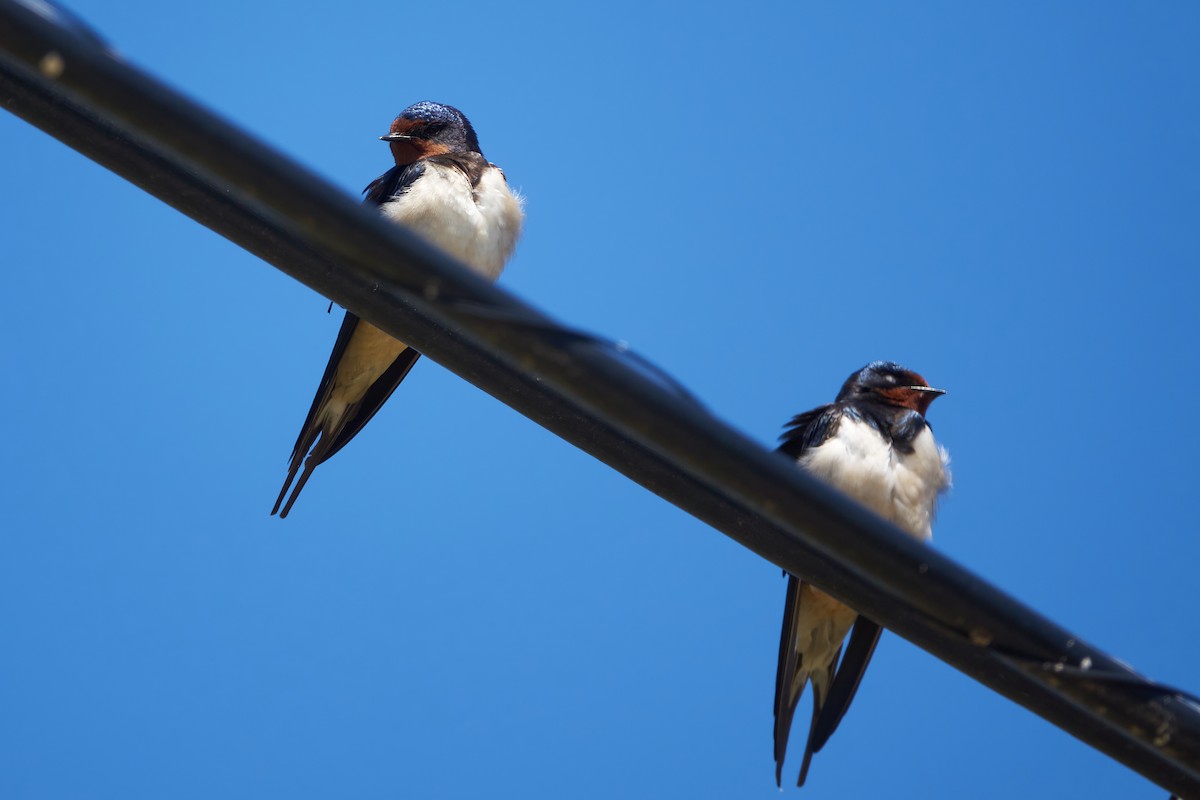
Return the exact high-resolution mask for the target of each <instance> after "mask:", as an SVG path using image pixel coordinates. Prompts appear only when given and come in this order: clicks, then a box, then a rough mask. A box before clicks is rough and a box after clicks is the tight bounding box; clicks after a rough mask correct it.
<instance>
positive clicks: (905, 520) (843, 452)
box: [799, 415, 950, 540]
mask: <svg viewBox="0 0 1200 800" xmlns="http://www.w3.org/2000/svg"><path fill="white" fill-rule="evenodd" d="M799 463H800V466H801V467H803V468H804V469H805V470H807V471H808V472H810V473H812V474H813V475H815V476H817V477H818V478H821V479H822V480H824V481H826V482H827V483H830V484H832V485H833V486H836V487H837V488H838V489H840V490H842V491H843V492H845V493H846V494H848V495H850V496H852V497H854V498H855V499H857V500H858V501H859V502H860V503H862V504H863V505H865V506H867V507H868V508H870V509H872V510H873V511H875V512H876V513H878V514H880V515H881V516H884V517H886V518H887V519H890V520H891V521H892V522H895V523H896V524H897V525H899V526H900V527H902V528H904V529H905V530H906V531H908V532H909V533H911V534H912V535H913V536H916V537H917V538H918V539H922V540H925V539H929V538H930V536H932V525H933V515H934V511H935V510H936V508H937V497H938V495H939V494H940V493H941V492H943V491H945V490H946V489H947V488H949V486H950V470H949V466H948V464H949V456H948V455H947V454H946V451H945V449H944V448H942V447H939V446H938V445H937V443H935V442H934V440H933V434H932V433H930V431H929V429H928V428H926V429H924V430H922V431H921V433H920V434H919V435H918V436H917V438H916V439H914V440H913V451H912V452H911V453H901V452H899V451H897V450H895V449H894V448H892V447H891V445H890V444H888V443H887V442H885V441H884V440H883V438H882V437H881V436H880V435H879V433H878V432H876V431H875V429H874V428H872V427H871V426H870V425H869V424H867V423H866V422H863V421H862V420H860V419H855V418H854V417H851V416H846V415H843V416H842V419H841V421H840V423H839V425H838V429H837V434H836V435H834V436H832V437H830V438H829V439H828V440H827V441H825V442H824V443H822V444H821V445H820V446H819V447H815V448H813V449H811V450H809V451H808V452H806V453H805V454H804V455H803V456H801V457H800V461H799Z"/></svg>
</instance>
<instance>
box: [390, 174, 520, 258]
mask: <svg viewBox="0 0 1200 800" xmlns="http://www.w3.org/2000/svg"><path fill="white" fill-rule="evenodd" d="M380 211H381V212H382V213H383V215H384V216H386V217H388V218H389V219H391V220H393V221H395V222H399V223H400V224H402V225H404V226H406V227H407V228H409V229H410V230H411V231H413V232H414V233H416V234H418V235H420V236H421V237H423V238H424V239H425V240H427V241H428V242H430V243H431V244H433V245H435V246H436V247H439V248H441V249H442V250H445V251H446V252H447V253H449V254H450V255H452V256H454V257H455V258H457V259H459V260H460V261H463V262H465V263H466V264H467V265H468V266H470V267H472V268H473V269H474V270H475V271H476V272H479V273H480V274H482V275H483V276H484V277H486V278H489V279H490V280H495V279H496V278H498V277H500V272H501V271H502V270H503V269H504V262H505V261H507V260H508V257H509V256H510V255H512V251H513V248H514V247H516V244H517V235H518V234H519V233H520V231H521V219H522V216H523V215H522V212H521V201H520V199H518V198H517V196H516V195H514V194H513V193H512V192H511V191H510V190H509V188H508V184H507V183H506V182H505V180H504V174H503V173H502V172H501V171H500V170H499V169H497V168H496V167H489V168H488V169H487V170H485V171H484V173H483V176H482V177H481V178H480V179H479V183H478V184H477V185H476V187H475V190H474V191H472V190H471V184H470V182H469V181H468V180H467V176H466V175H464V174H463V173H462V172H461V171H460V170H458V169H455V168H453V167H447V166H443V165H440V164H430V165H429V166H427V167H426V168H425V174H424V175H422V176H421V178H420V179H419V180H417V181H416V182H415V183H414V184H413V185H412V187H410V188H409V189H408V190H407V191H406V192H405V193H404V194H402V195H401V196H400V197H398V198H396V199H395V200H391V201H389V202H387V203H385V204H384V205H383V206H382V207H381V208H380Z"/></svg>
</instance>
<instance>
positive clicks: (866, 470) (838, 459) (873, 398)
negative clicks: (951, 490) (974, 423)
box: [775, 361, 950, 786]
mask: <svg viewBox="0 0 1200 800" xmlns="http://www.w3.org/2000/svg"><path fill="white" fill-rule="evenodd" d="M942 394H945V392H943V391H942V390H941V389H932V388H930V387H929V384H927V383H926V382H925V379H924V378H922V377H921V376H920V375H918V374H917V373H915V372H911V371H909V370H907V369H904V368H903V367H901V366H899V365H897V364H893V363H891V362H888V361H876V362H873V363H871V364H868V365H866V366H865V367H863V368H862V369H860V370H859V371H858V372H856V373H854V374H853V375H851V376H850V377H849V378H848V379H847V380H846V382H845V383H844V384H843V385H842V390H841V391H840V392H839V393H838V396H837V399H836V400H835V401H834V402H833V403H832V404H830V405H827V406H821V407H820V408H814V409H813V410H812V411H808V412H806V413H804V414H800V415H798V416H796V417H795V418H793V419H792V421H791V422H789V423H788V425H787V428H786V430H785V431H784V434H783V436H782V437H781V439H782V440H783V444H782V445H780V447H779V451H780V452H781V453H784V454H786V455H787V456H788V457H790V458H792V459H794V460H795V461H796V463H797V465H799V466H800V468H801V469H804V470H807V471H808V472H809V473H811V474H812V475H814V476H816V477H818V478H820V479H822V480H824V481H826V482H827V483H829V484H831V485H833V486H834V487H836V488H838V489H840V490H841V491H843V492H844V493H846V494H848V495H850V496H851V497H853V498H854V499H855V500H857V501H858V502H860V503H862V504H863V505H865V506H867V507H868V508H870V509H872V510H874V511H875V512H876V513H878V514H880V515H882V516H884V517H886V518H887V519H889V520H891V521H892V522H894V523H896V524H897V525H899V526H900V527H901V528H903V529H904V530H906V531H908V532H909V533H910V534H912V535H913V536H915V537H916V538H918V539H921V540H922V541H925V540H928V539H929V538H930V536H931V535H932V530H931V526H932V523H933V516H934V511H935V510H936V507H937V499H938V495H939V494H941V493H942V492H943V491H945V490H946V489H947V488H948V487H949V486H950V471H949V457H948V456H947V454H946V451H945V449H944V448H942V447H940V446H938V444H937V443H936V442H934V440H933V433H932V431H931V430H930V428H929V423H927V422H926V421H925V412H926V411H928V410H929V405H930V403H932V402H933V401H934V400H935V399H936V398H937V397H939V396H940V395H942ZM851 626H853V627H854V632H853V634H851V636H850V641H849V644H848V645H847V646H846V655H845V657H844V658H841V661H840V663H839V661H838V659H839V657H840V656H841V654H842V642H843V640H844V639H845V638H846V635H847V633H849V632H850V628H851ZM879 634H880V627H879V626H878V625H876V624H875V623H874V622H871V621H870V620H868V619H866V618H865V617H860V616H859V615H858V612H856V611H855V610H854V609H852V608H850V607H849V606H846V605H843V604H842V603H840V602H838V601H837V600H835V599H833V598H832V597H830V596H829V595H827V594H825V593H824V592H822V591H821V590H820V589H817V588H816V587H815V586H813V585H812V584H810V583H807V582H805V581H803V580H801V579H800V578H797V577H796V576H795V575H788V587H787V601H786V604H785V605H784V609H783V633H782V635H781V637H780V641H779V668H778V671H777V672H776V676H775V783H776V784H777V785H779V784H781V776H782V774H783V759H784V756H785V755H786V753H787V741H788V733H789V732H790V730H791V727H792V717H793V716H794V715H795V713H796V704H797V703H798V702H799V700H800V695H801V694H802V693H803V692H804V684H805V683H806V682H808V681H810V680H811V681H812V685H813V713H812V722H811V724H810V726H809V729H808V743H807V745H805V748H804V762H803V763H802V764H801V766H800V779H799V780H798V781H797V782H796V785H797V786H803V785H804V779H805V777H807V775H808V766H809V763H810V762H811V761H812V757H813V753H816V752H817V751H819V750H820V749H821V748H822V747H823V746H824V745H825V742H827V741H828V740H829V737H830V736H832V735H833V732H834V731H835V730H836V729H837V726H838V723H839V722H841V720H842V716H843V715H844V714H845V713H846V709H848V708H849V707H850V701H851V700H853V699H854V693H855V692H856V691H857V690H858V684H859V681H860V680H862V675H863V671H864V670H866V668H867V663H868V662H869V661H870V659H871V654H872V653H874V652H875V644H876V643H877V642H878V641H879Z"/></svg>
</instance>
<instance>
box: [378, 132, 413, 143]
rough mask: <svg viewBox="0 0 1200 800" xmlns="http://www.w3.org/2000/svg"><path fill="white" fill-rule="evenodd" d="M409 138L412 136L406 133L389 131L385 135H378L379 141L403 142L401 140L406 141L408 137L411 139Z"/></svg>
mask: <svg viewBox="0 0 1200 800" xmlns="http://www.w3.org/2000/svg"><path fill="white" fill-rule="evenodd" d="M411 138H413V137H411V136H409V135H408V134H407V133H389V134H387V135H385V136H380V137H379V141H381V142H403V141H407V140H408V139H411Z"/></svg>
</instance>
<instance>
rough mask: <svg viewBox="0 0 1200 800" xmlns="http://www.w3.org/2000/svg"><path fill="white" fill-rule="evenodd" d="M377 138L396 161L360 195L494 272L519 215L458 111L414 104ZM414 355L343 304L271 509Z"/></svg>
mask: <svg viewBox="0 0 1200 800" xmlns="http://www.w3.org/2000/svg"><path fill="white" fill-rule="evenodd" d="M379 138H380V139H381V140H383V141H385V142H387V143H388V145H389V146H390V147H391V150H392V156H393V158H394V159H395V161H396V166H394V167H392V168H391V169H389V170H388V171H387V172H385V173H384V174H383V175H381V176H380V177H378V178H376V179H375V180H374V181H373V182H372V183H371V185H369V186H368V187H367V188H366V189H365V190H364V194H365V195H366V198H365V199H364V200H363V202H364V203H366V204H367V205H372V206H376V207H378V209H379V212H380V213H381V214H383V216H384V217H386V218H387V219H389V220H391V221H393V222H395V223H397V224H399V225H403V226H405V227H407V228H408V229H409V230H410V231H412V232H413V233H415V234H417V235H418V236H421V237H422V238H424V239H425V240H427V241H428V242H430V243H431V244H433V245H434V246H436V247H440V248H441V249H442V250H444V251H445V252H446V253H448V254H450V255H451V256H454V257H455V258H457V259H458V260H460V261H462V262H463V263H465V264H466V265H467V266H469V267H471V268H472V269H474V270H475V271H476V272H478V273H479V274H481V275H483V276H484V277H486V278H488V279H489V280H493V281H494V280H496V278H498V277H499V276H500V272H501V271H502V270H503V269H504V264H505V262H507V261H508V258H509V256H511V255H512V252H513V248H514V247H515V246H516V243H517V237H518V236H519V235H520V233H521V222H522V220H523V219H524V214H523V212H522V210H521V199H520V198H519V197H518V196H517V195H515V194H514V193H513V192H512V191H511V190H509V188H508V183H507V181H506V180H505V178H504V172H502V171H501V170H500V168H499V167H497V166H496V165H495V164H492V163H489V162H488V160H487V159H486V158H484V157H483V153H482V151H480V149H479V139H478V137H477V136H476V135H475V129H474V128H473V127H471V123H470V122H468V121H467V118H466V117H465V116H463V114H462V112H461V111H459V110H458V109H456V108H451V107H450V106H447V105H442V104H441V103H430V102H422V103H417V104H415V105H411V106H409V107H408V108H406V109H404V110H403V111H401V112H400V115H399V116H398V117H396V119H395V120H394V121H393V122H392V126H391V129H390V130H389V131H388V133H387V135H385V136H381V137H379ZM418 358H420V354H419V353H418V352H417V351H416V350H413V349H412V348H411V347H409V346H408V345H406V344H404V343H403V342H401V341H398V340H396V339H393V338H392V337H391V336H389V335H388V334H386V333H384V332H383V331H381V330H379V329H378V328H376V327H375V326H373V325H371V324H370V323H367V322H364V321H363V320H360V319H359V318H358V317H356V316H355V315H354V314H352V313H350V312H348V311H347V312H346V317H345V319H344V320H343V321H342V327H341V330H340V331H338V336H337V340H336V341H335V342H334V345H333V353H332V355H330V356H329V364H328V365H327V366H326V367H325V375H324V376H323V377H322V378H321V385H320V386H319V387H318V388H317V396H316V397H315V398H314V399H313V403H312V408H311V409H309V412H308V417H307V418H305V420H304V425H303V427H301V429H300V436H299V438H297V439H296V446H295V448H294V449H293V450H292V457H291V462H290V464H289V465H288V474H287V480H286V481H284V483H283V489H281V490H280V492H279V498H278V499H277V500H276V501H275V507H274V508H273V509H271V513H272V514H276V513H278V514H279V516H280V517H281V518H282V517H286V516H287V515H288V512H289V511H290V510H291V508H292V504H293V503H295V502H296V497H297V496H298V495H299V494H300V490H301V489H303V488H304V484H305V483H307V482H308V478H309V476H310V475H312V471H313V469H315V468H316V466H317V465H318V464H320V463H322V462H324V461H326V460H327V459H329V458H330V457H331V456H332V455H333V454H334V453H336V452H337V451H339V450H341V449H342V448H343V447H345V446H346V443H347V442H349V441H350V440H351V439H353V438H354V436H355V435H356V434H357V433H358V432H359V431H360V430H362V428H363V426H364V425H366V424H367V422H369V421H370V419H371V417H373V416H374V415H375V412H376V411H378V410H379V409H380V407H381V406H382V405H383V404H384V403H385V402H387V399H388V398H389V397H391V395H392V392H393V391H395V389H396V387H397V386H398V385H399V384H400V381H402V380H404V376H405V375H407V374H408V371H409V370H411V369H412V367H413V364H415V363H416V362H417V359H418ZM301 467H303V469H301ZM297 473H299V475H300V478H299V480H298V481H296V487H295V489H294V490H293V491H292V493H291V496H290V497H289V496H288V488H289V487H290V486H291V485H292V481H293V480H295V479H296V475H297ZM285 497H286V498H287V502H286V503H285V502H284V498H285ZM281 506H282V510H281V509H280V507H281Z"/></svg>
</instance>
